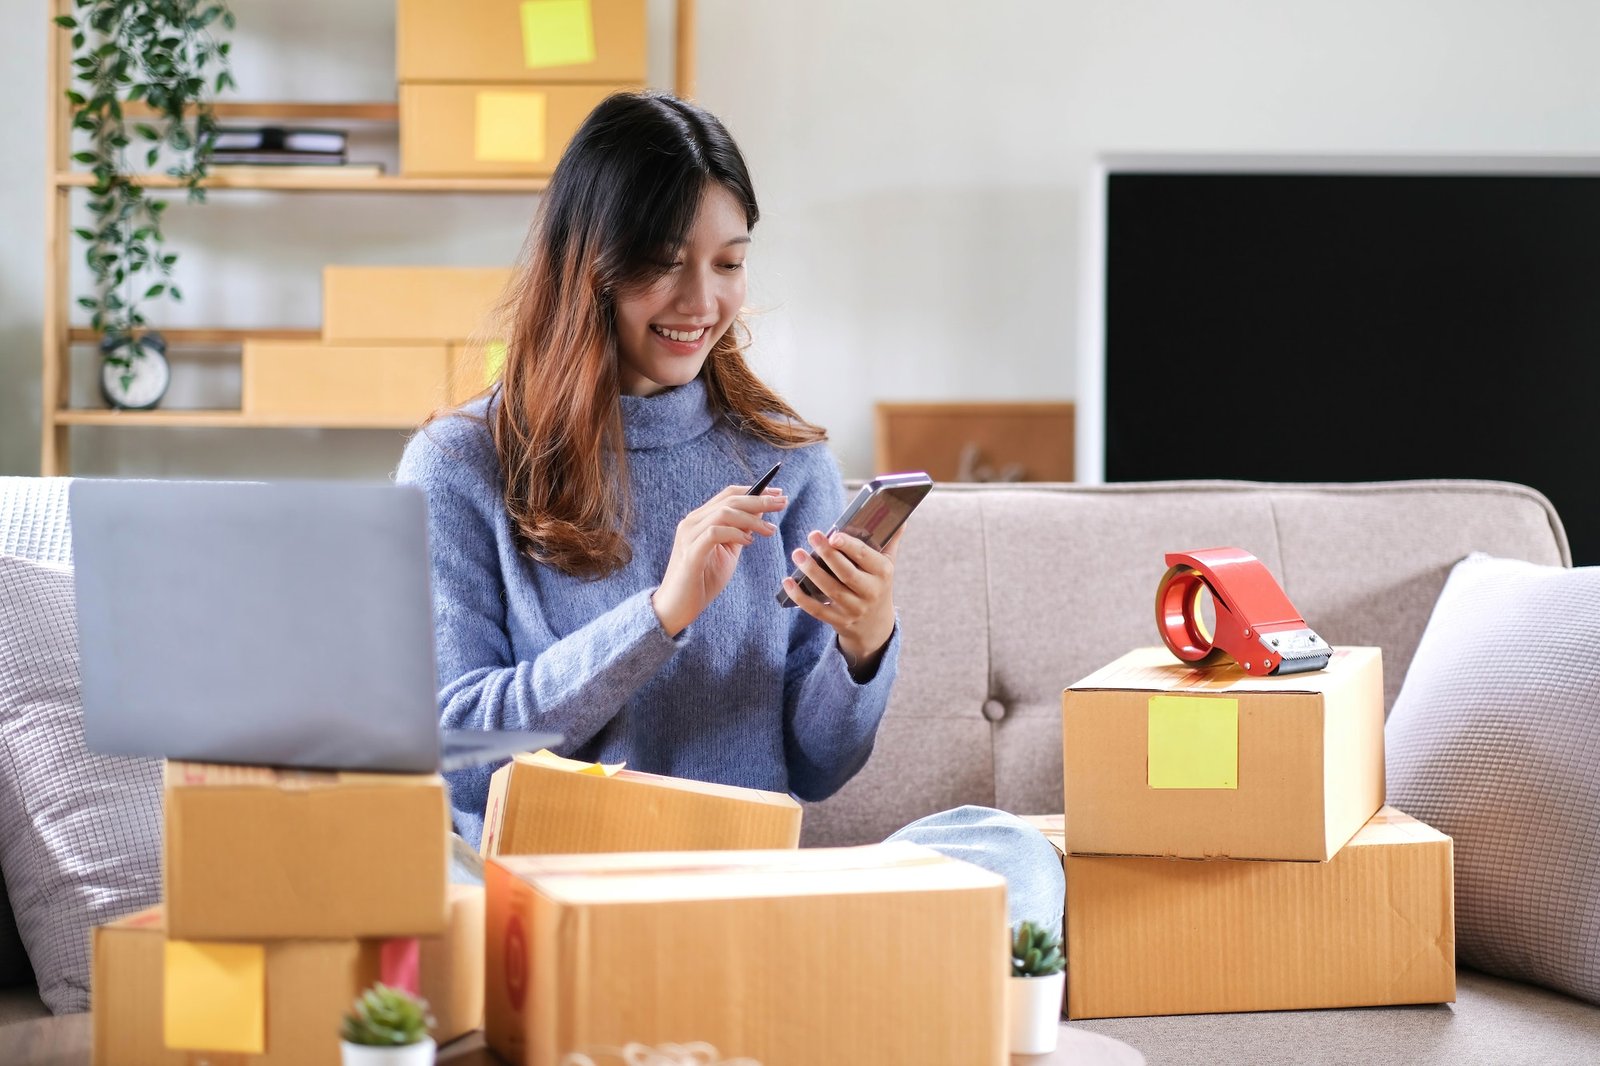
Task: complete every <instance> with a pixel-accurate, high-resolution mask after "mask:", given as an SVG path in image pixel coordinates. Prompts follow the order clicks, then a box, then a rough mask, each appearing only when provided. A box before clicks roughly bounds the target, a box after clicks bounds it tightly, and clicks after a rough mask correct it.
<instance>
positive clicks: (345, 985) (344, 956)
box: [90, 885, 484, 1066]
mask: <svg viewBox="0 0 1600 1066" xmlns="http://www.w3.org/2000/svg"><path fill="white" fill-rule="evenodd" d="M483 908H484V894H483V889H482V888H481V887H477V886H466V885H452V886H450V930H449V932H448V933H446V934H445V935H444V936H439V937H428V938H425V939H423V940H422V942H421V944H420V945H419V947H420V951H419V953H418V958H419V968H418V974H419V977H420V991H421V994H422V997H423V998H424V999H426V1000H427V1001H428V1004H429V1007H430V1008H431V1012H432V1014H433V1017H434V1020H435V1022H436V1025H435V1026H434V1029H433V1037H434V1039H435V1040H436V1041H438V1042H439V1043H440V1044H443V1043H446V1042H448V1041H450V1040H454V1039H455V1038H456V1037H458V1036H462V1035H464V1034H466V1033H469V1032H472V1031H473V1030H474V1029H480V1028H482V1027H483V929H484V925H483V915H484V909H483ZM90 944H91V952H92V955H93V963H92V966H93V976H92V981H93V989H94V1045H93V1046H94V1054H93V1061H94V1063H95V1066H169V1064H170V1066H186V1064H188V1063H190V1062H191V1061H192V1059H191V1055H190V1053H189V1052H188V1051H183V1050H175V1049H170V1048H168V1047H167V1045H166V1031H165V1030H166V1007H167V1003H166V991H165V989H166V976H167V975H166V965H167V964H166V957H165V956H166V945H167V934H166V920H165V916H164V915H163V913H162V909H161V908H160V907H152V908H151V909H149V910H146V911H141V912H140V913H138V914H135V915H131V916H129V917H127V918H123V919H121V920H119V921H115V922H111V923H109V924H107V925H102V926H99V927H97V928H96V929H95V930H94V931H93V933H92V934H91V941H90ZM228 946H230V947H232V946H235V945H228ZM252 946H253V947H259V949H260V951H261V959H262V970H261V973H262V981H261V984H260V985H259V986H258V987H259V992H258V995H259V997H260V1001H261V1011H260V1017H261V1018H262V1019H263V1027H262V1030H261V1034H262V1036H263V1039H264V1044H263V1047H264V1051H263V1053H261V1054H249V1055H245V1056H244V1061H245V1062H249V1063H259V1064H261V1066H275V1064H279V1063H282V1064H285V1066H301V1064H306V1066H317V1064H319V1063H327V1064H328V1066H336V1064H337V1063H338V1062H339V1035H338V1034H339V1023H340V1021H341V1019H342V1018H343V1017H344V1014H345V1012H346V1011H348V1010H349V1009H350V1004H351V1003H352V1001H354V999H355V998H356V996H357V995H359V994H360V993H361V991H362V990H363V989H365V988H367V987H369V986H371V984H372V983H373V982H374V981H378V980H380V979H382V977H383V968H382V955H383V941H381V940H354V939H343V940H275V941H267V942H265V943H262V944H260V945H252ZM200 976H204V975H203V974H202V975H200ZM195 1006H196V1008H197V1009H198V1005H195ZM198 1020H199V1021H201V1022H203V1023H204V1022H208V1021H209V1022H214V1023H217V1024H219V1025H220V1026H221V1027H222V1028H223V1030H224V1031H232V1032H233V1033H234V1034H235V1035H238V1029H237V1028H235V1027H233V1025H232V1022H231V1021H230V1020H224V1019H219V1018H215V1017H213V1018H209V1019H206V1018H202V1019H198Z"/></svg>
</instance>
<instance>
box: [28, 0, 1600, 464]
mask: <svg viewBox="0 0 1600 1066" xmlns="http://www.w3.org/2000/svg"><path fill="white" fill-rule="evenodd" d="M651 3H652V12H653V14H654V15H655V16H657V22H658V24H659V25H658V27H657V33H658V36H659V37H660V38H661V43H662V44H663V45H665V44H667V43H668V41H667V39H666V36H665V31H666V28H667V16H668V15H669V14H670V8H671V5H670V3H669V2H667V0H651ZM44 6H45V5H44V0H6V2H5V3H4V4H0V41H3V42H8V45H7V49H8V50H7V53H6V59H5V62H4V63H0V109H3V111H0V114H3V115H4V117H5V120H6V122H5V128H6V130H7V134H8V136H7V139H6V144H7V147H6V148H5V149H4V153H5V164H6V165H5V166H3V167H0V235H3V237H4V244H3V245H0V248H3V251H0V374H3V375H4V380H5V382H6V384H5V386H4V388H3V390H0V471H4V472H32V471H34V470H36V469H37V461H38V405H39V383H38V360H39V335H40V322H41V317H42V316H41V307H40V303H41V299H42V286H41V281H40V279H41V272H42V263H43V245H42V241H43V234H42V230H41V225H40V218H39V214H40V205H41V204H42V202H43V198H44V195H45V193H44V187H43V169H44V161H43V147H42V146H43V126H42V123H43V114H44V71H43V66H42V60H41V55H42V51H43V47H42V42H43V40H44V36H45V30H44V27H43V23H44V13H43V12H44ZM234 8H235V10H236V12H237V13H238V15H239V18H240V22H241V29H240V31H239V33H238V35H237V40H238V42H239V43H238V45H237V52H238V61H237V64H236V66H237V70H238V80H239V82H240V84H241V85H242V86H244V89H243V90H242V92H241V94H240V95H241V97H246V98H257V99H271V98H305V99H340V98H345V99H386V98H390V96H391V94H392V91H393V88H392V81H393V76H394V71H393V57H392V53H391V51H390V48H389V41H390V39H391V33H392V22H393V18H392V0H338V2H337V3H330V2H327V0H323V2H320V3H318V2H316V0H277V2H274V0H235V3H234ZM699 8H700V26H699V68H700V72H699V94H698V95H699V99H700V101H701V102H702V103H704V104H705V105H707V106H708V107H710V108H711V109H712V110H713V111H715V112H717V113H718V114H719V115H721V116H722V118H723V119H724V120H725V122H726V123H727V124H728V126H729V127H730V129H732V131H733V133H734V135H735V136H736V137H737V138H738V140H739V141H740V144H741V145H742V147H743V148H744V150H745V154H746V156H747V157H748V159H749V161H750V164H751V167H752V170H753V172H754V175H755V179H756V185H757V192H758V194H759V195H760V197H761V200H762V207H763V211H764V213H765V218H764V220H763V221H762V223H761V224H760V226H759V227H758V228H757V231H756V238H757V241H756V247H755V250H754V251H753V253H752V257H751V269H752V299H753V301H754V302H756V303H757V304H758V305H759V306H760V307H762V308H763V313H762V315H761V317H760V319H759V321H758V323H757V336H758V340H759V352H758V355H757V359H756V363H757V367H758V369H759V370H760V371H761V372H762V373H764V374H765V375H766V376H767V377H768V378H769V380H771V381H772V382H773V383H774V384H776V385H777V386H778V387H779V388H780V390H781V391H783V392H784V393H785V394H786V395H787V396H788V397H789V398H790V399H791V400H792V401H793V402H794V403H795V405H796V406H797V407H798V408H799V409H800V410H801V412H802V413H803V414H805V415H807V416H808V417H810V418H812V419H814V420H816V421H819V422H821V423H823V424H824V425H826V426H827V427H828V428H829V429H830V430H831V431H832V433H833V437H834V446H835V449H836V450H837V452H838V453H839V456H840V459H841V461H842V463H843V465H844V467H845V469H846V472H847V473H850V474H853V475H863V474H866V473H869V468H870V466H871V461H872V459H871V457H872V441H871V428H872V427H871V405H872V403H873V401H875V400H879V399H897V400H905V399H944V398H962V399H979V398H992V399H1012V398H1026V399H1035V398H1070V397H1071V395H1072V391H1073V381H1074V344H1075V336H1076V308H1075V300H1076V293H1077V286H1078V281H1077V267H1078V254H1079V252H1078V246H1077V234H1078V232H1079V228H1080V227H1079V218H1078V212H1079V202H1080V196H1081V191H1082V186H1083V181H1084V178H1085V176H1086V173H1087V170H1088V166H1089V162H1090V160H1091V159H1092V157H1093V156H1094V154H1095V153H1097V152H1100V151H1165V150H1172V151H1193V152H1201V151H1206V152H1217V151H1255V152H1271V151H1327V152H1341V151H1351V152H1386V151H1417V152H1422V151H1450V152H1480V153H1481V152H1518V153H1526V152H1552V153H1559V154H1581V153H1587V152H1594V151H1596V150H1600V74H1597V73H1596V71H1597V70H1600V65H1597V64H1596V63H1595V61H1594V54H1595V47H1596V42H1597V41H1600V5H1596V4H1593V3H1589V2H1585V0H1408V2H1403V3H1402V2H1396V0H1340V2H1337V3H1333V2H1326V0H1318V2H1314V3H1313V2H1310V0H1305V2H1293V3H1285V2H1283V0H982V2H975V0H808V2H807V3H803V4H802V3H796V2H794V0H700V3H699ZM660 51H662V52H663V53H667V52H669V49H666V48H663V49H660ZM285 57H288V61H287V62H285ZM669 79H670V65H669V64H668V63H667V62H666V59H665V56H664V57H663V59H662V61H661V62H659V63H657V64H656V69H655V70H654V72H653V80H656V81H657V82H659V83H661V84H666V83H668V81H669ZM529 210H530V203H529V202H528V201H527V200H526V199H524V198H518V197H507V198H503V199H502V198H468V197H459V198H447V197H422V196H411V197H393V198H391V197H379V196H371V197H356V196H350V195H348V194H346V195H342V196H304V197H268V196H263V195H260V194H243V193H240V194H221V195H216V196H214V197H213V200H212V202H211V203H210V204H208V205H207V206H205V207H204V208H198V209H193V210H187V209H174V211H173V212H171V214H170V216H169V217H170V218H171V220H172V221H171V225H170V229H171V233H170V239H171V240H172V242H173V243H174V244H175V245H177V246H179V247H180V248H181V249H182V251H183V253H184V258H183V262H182V267H181V269H182V279H181V284H182V285H183V287H184V289H185V290H186V292H187V295H188V296H189V302H188V304H187V306H186V307H185V308H184V309H183V310H182V311H181V312H178V313H176V314H174V315H173V317H172V318H171V319H169V322H170V324H173V325H190V324H213V325H218V324H220V325H236V326H249V325H261V326H268V325H298V326H312V325H315V324H316V320H317V300H318V285H317V268H318V267H319V266H320V264H322V263H324V262H408V261H414V262H423V261H427V262H442V263H476V262H486V263H493V262H500V261H505V260H508V259H509V258H510V257H511V256H512V255H513V254H514V253H515V251H516V248H517V247H518V244H519V243H520V241H521V239H522V236H523V231H524V229H525V227H526V221H527V216H528V214H529ZM85 369H87V367H86V368H85ZM230 390H231V393H232V395H233V396H236V395H237V377H236V372H235V371H234V370H233V369H232V368H231V367H230V366H229V365H228V364H227V363H226V362H223V361H218V360H215V359H213V360H211V361H209V362H202V363H199V364H195V365H194V367H193V368H192V369H191V370H190V372H189V373H188V374H187V381H185V382H179V383H177V384H175V385H174V389H173V394H172V401H171V402H172V403H173V404H174V405H176V404H179V403H191V402H194V403H197V402H202V401H205V402H219V401H221V400H225V399H226V398H227V397H228V396H229V394H230ZM85 395H86V396H87V395H89V394H88V393H86V394H85ZM398 441H399V438H398V435H396V434H382V433H351V432H339V433H334V432H327V433H320V432H312V431H304V432H300V431H295V432H288V431H274V432H267V431H261V432H253V433H249V434H241V433H225V432H220V431H219V432H206V431H197V430H190V431H183V432H181V433H180V432H172V431H164V430H80V431H78V433H77V436H76V437H75V445H74V447H75V464H76V467H77V469H78V470H80V471H82V472H89V473H101V474H109V473H130V474H131V473H137V474H162V475H165V474H170V475H190V474H228V473H235V472H237V473H251V474H263V473H265V474H311V475H342V474H368V475H372V474H382V473H385V472H387V470H388V469H390V468H391V467H392V464H393V462H394V459H395V458H396V457H397V456H398V452H399V443H398Z"/></svg>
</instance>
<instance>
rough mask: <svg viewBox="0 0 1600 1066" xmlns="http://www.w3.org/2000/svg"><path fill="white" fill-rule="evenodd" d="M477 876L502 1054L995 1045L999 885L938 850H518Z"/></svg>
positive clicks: (1006, 961) (999, 1039)
mask: <svg viewBox="0 0 1600 1066" xmlns="http://www.w3.org/2000/svg"><path fill="white" fill-rule="evenodd" d="M486 876H487V880H488V893H489V919H488V923H489V924H488V944H489V949H488V954H489V959H488V972H489V975H490V977H489V982H488V989H487V1007H488V1024H487V1032H486V1035H487V1038H488V1043H489V1046H490V1047H491V1048H493V1049H494V1050H495V1051H496V1052H498V1053H499V1054H500V1055H501V1056H502V1057H504V1058H505V1059H506V1061H508V1062H511V1063H520V1064H524V1066H558V1064H559V1063H561V1062H563V1061H566V1060H565V1059H564V1056H566V1055H569V1054H587V1055H591V1056H594V1057H595V1058H596V1060H597V1061H600V1056H601V1055H602V1054H605V1049H607V1048H611V1049H615V1048H620V1047H621V1046H622V1045H624V1044H626V1043H629V1042H639V1043H643V1044H645V1045H647V1046H650V1047H659V1046H660V1045H662V1044H665V1043H669V1042H670V1043H676V1044H687V1043H690V1042H692V1041H705V1042H707V1043H709V1044H711V1045H712V1046H713V1047H715V1048H716V1054H715V1055H713V1056H712V1058H713V1059H714V1060H715V1061H718V1062H721V1061H723V1060H725V1059H728V1060H731V1059H737V1058H740V1057H747V1058H751V1059H754V1060H755V1061H757V1062H760V1063H761V1064H762V1066H817V1064H819V1063H872V1064H873V1066H913V1064H914V1066H1000V1064H1002V1063H1004V1062H1006V1060H1007V1056H1006V1036H1007V1034H1006V1026H1005V1020H1006V1019H1005V995H1006V979H1007V976H1008V974H1009V973H1010V957H1009V946H1008V943H1007V929H1006V897H1005V881H1004V879H1003V878H1001V877H999V876H998V875H996V874H993V873H990V872H988V871H986V870H982V869H979V868H978V867H976V866H971V865H969V864H967V863H963V862H959V861H957V860H954V859H949V858H946V857H944V856H942V855H940V854H939V853H937V852H934V851H930V850H928V849H925V848H919V847H917V846H915V845H911V844H880V845H873V846H869V847H865V848H833V849H804V850H798V851H778V852H738V853H730V852H699V853H682V852H680V853H674V854H653V855H652V854H639V853H634V854H627V855H594V856H581V855H579V856H573V855H564V856H542V857H532V856H523V857H505V858H497V859H492V860H490V861H489V863H488V864H487V869H486ZM604 1061H610V1060H609V1059H605V1060H604Z"/></svg>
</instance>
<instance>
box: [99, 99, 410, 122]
mask: <svg viewBox="0 0 1600 1066" xmlns="http://www.w3.org/2000/svg"><path fill="white" fill-rule="evenodd" d="M211 109H212V113H213V114H215V115H216V116H217V118H219V119H226V120H232V119H240V118H259V119H272V120H275V121H276V120H279V119H290V120H295V121H301V120H304V121H317V122H399V121H400V105H399V104H398V103H397V102H395V101H393V100H389V101H381V102H376V103H366V104H353V103H314V102H312V101H306V100H302V101H295V100H285V101H277V102H270V103H269V102H266V101H261V100H255V101H245V100H238V101H229V102H227V103H214V104H212V105H211ZM123 110H124V111H126V112H127V114H128V115H129V116H137V117H141V118H145V117H150V116H153V115H154V114H155V113H156V112H155V109H153V108H152V107H151V106H150V105H149V104H146V103H145V102H144V101H142V100H140V101H135V102H134V103H131V104H126V105H124V107H123Z"/></svg>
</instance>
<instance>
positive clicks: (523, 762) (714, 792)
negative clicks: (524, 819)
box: [513, 752, 800, 809]
mask: <svg viewBox="0 0 1600 1066" xmlns="http://www.w3.org/2000/svg"><path fill="white" fill-rule="evenodd" d="M513 758H514V759H515V760H516V762H517V764H518V765H519V766H524V767H527V768H528V769H531V770H538V771H539V772H541V773H554V774H570V773H577V772H579V771H577V770H576V769H573V768H571V767H567V766H561V765H557V764H554V763H552V762H550V761H548V760H546V759H541V758H540V757H539V755H538V753H537V752H522V753H520V754H518V755H515V756H513ZM558 758H559V757H558ZM562 761H563V762H573V760H570V759H567V760H562ZM574 765H584V764H574ZM596 765H598V764H596ZM592 776H595V777H599V778H600V779H601V780H605V781H617V782H634V783H639V784H648V785H652V786H655V787H657V788H670V789H675V790H677V791H679V792H693V793H696V794H698V795H701V796H717V797H720V798H724V799H737V800H744V801H746V802H748V803H763V804H766V805H767V806H770V807H785V808H795V809H798V808H799V807H800V804H799V802H798V801H796V800H795V798H794V797H793V796H790V795H788V794H786V793H783V792H767V791H764V790H762V789H759V788H744V787H742V786H740V785H719V784H717V783H715V782H712V781H695V780H691V779H689V778H685V777H667V776H665V775H664V774H649V773H645V772H644V771H643V770H629V769H628V768H627V767H625V766H624V767H622V768H620V769H617V770H613V771H611V772H608V773H604V774H595V775H592Z"/></svg>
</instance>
